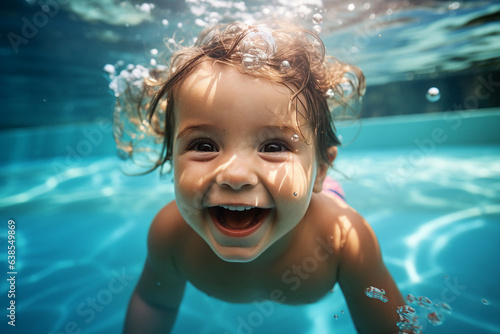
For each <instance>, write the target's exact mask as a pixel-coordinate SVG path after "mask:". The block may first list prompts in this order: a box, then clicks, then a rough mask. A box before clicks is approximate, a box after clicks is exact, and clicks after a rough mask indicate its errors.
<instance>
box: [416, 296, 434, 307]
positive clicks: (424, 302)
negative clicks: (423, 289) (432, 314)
mask: <svg viewBox="0 0 500 334" xmlns="http://www.w3.org/2000/svg"><path fill="white" fill-rule="evenodd" d="M418 305H419V306H422V307H423V308H427V309H429V308H431V305H432V301H431V300H430V299H429V298H427V297H418Z"/></svg>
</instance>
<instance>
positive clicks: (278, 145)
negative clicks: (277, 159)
mask: <svg viewBox="0 0 500 334" xmlns="http://www.w3.org/2000/svg"><path fill="white" fill-rule="evenodd" d="M286 151H290V149H289V147H288V145H287V144H286V143H284V142H282V141H281V140H273V141H271V142H268V143H265V144H264V145H263V146H262V148H261V149H260V152H265V153H276V152H286Z"/></svg>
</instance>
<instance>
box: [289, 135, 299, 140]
mask: <svg viewBox="0 0 500 334" xmlns="http://www.w3.org/2000/svg"><path fill="white" fill-rule="evenodd" d="M291 139H292V141H298V140H299V135H298V134H294V135H293V136H292V138H291Z"/></svg>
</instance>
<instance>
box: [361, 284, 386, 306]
mask: <svg viewBox="0 0 500 334" xmlns="http://www.w3.org/2000/svg"><path fill="white" fill-rule="evenodd" d="M365 295H367V296H368V297H370V298H374V299H378V300H381V301H383V302H384V303H387V301H388V299H387V297H386V296H385V290H384V289H379V288H376V287H374V286H370V287H368V288H366V289H365Z"/></svg>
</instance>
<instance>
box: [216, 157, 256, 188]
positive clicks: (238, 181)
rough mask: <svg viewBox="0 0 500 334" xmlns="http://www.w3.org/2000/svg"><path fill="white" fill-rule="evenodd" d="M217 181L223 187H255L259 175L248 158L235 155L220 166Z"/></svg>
mask: <svg viewBox="0 0 500 334" xmlns="http://www.w3.org/2000/svg"><path fill="white" fill-rule="evenodd" d="M216 182H217V184H218V185H219V186H221V187H223V188H230V189H233V190H241V189H243V188H251V187H254V186H255V185H256V184H257V175H256V173H255V171H254V170H253V168H252V163H251V162H250V161H248V159H244V158H243V157H241V156H238V155H233V156H232V157H231V158H230V159H229V160H228V161H227V162H226V163H225V164H223V165H221V166H220V167H219V168H218V171H217V176H216Z"/></svg>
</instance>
